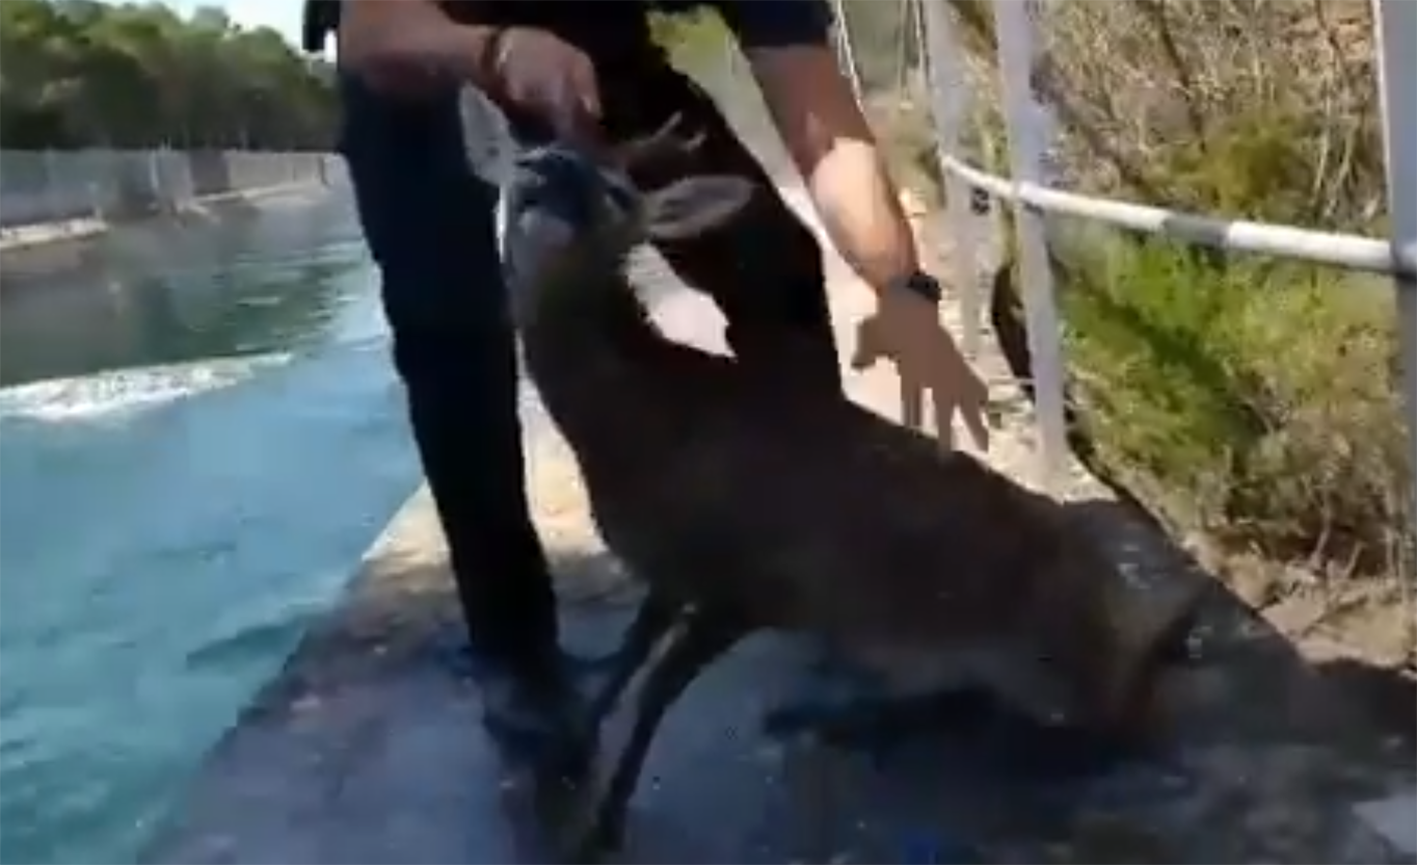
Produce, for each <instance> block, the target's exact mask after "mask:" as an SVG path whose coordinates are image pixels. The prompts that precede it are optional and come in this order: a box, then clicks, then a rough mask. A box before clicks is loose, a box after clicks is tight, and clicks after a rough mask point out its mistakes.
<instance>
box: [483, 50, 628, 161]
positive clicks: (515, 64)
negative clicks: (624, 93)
mask: <svg viewBox="0 0 1417 865" xmlns="http://www.w3.org/2000/svg"><path fill="white" fill-rule="evenodd" d="M489 66H490V68H489V69H488V70H487V71H488V75H487V76H486V79H487V82H488V87H489V91H490V92H489V94H488V95H489V96H491V97H492V99H493V101H496V102H498V103H501V104H503V105H507V106H511V107H515V108H519V109H521V110H523V111H526V112H528V113H529V114H531V115H532V116H534V117H536V118H537V119H538V120H541V121H542V122H543V123H546V124H547V125H548V126H549V127H550V128H551V131H552V132H554V133H555V135H556V137H557V138H559V139H561V140H563V141H567V142H571V143H574V144H577V145H581V146H585V147H590V148H595V147H598V146H599V145H600V118H601V107H600V88H599V85H598V83H597V81H596V74H595V66H594V64H592V63H591V60H590V57H589V56H587V55H586V53H585V52H584V51H582V50H581V49H579V48H577V47H576V46H574V45H572V44H570V43H569V42H566V41H565V40H564V39H561V38H560V37H558V36H556V35H555V34H553V33H549V32H547V31H545V30H538V29H536V28H532V27H508V28H506V29H503V30H500V31H498V32H497V34H496V35H495V36H494V37H493V42H492V45H491V50H490V52H489Z"/></svg>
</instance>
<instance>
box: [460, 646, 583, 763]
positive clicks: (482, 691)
mask: <svg viewBox="0 0 1417 865" xmlns="http://www.w3.org/2000/svg"><path fill="white" fill-rule="evenodd" d="M472 679H473V682H474V683H475V684H476V685H477V687H478V691H479V697H480V698H481V700H482V723H483V726H484V727H485V728H486V729H487V732H488V734H489V735H490V736H491V737H492V739H493V741H494V742H496V744H497V746H498V748H499V749H500V750H501V751H502V754H503V756H504V757H506V758H508V759H509V760H511V761H512V762H514V763H516V764H519V765H523V766H527V767H529V768H531V769H532V770H533V771H534V772H535V773H536V774H538V775H541V776H552V775H554V776H561V777H564V778H567V779H568V780H569V779H573V778H575V777H576V776H578V775H579V774H580V773H581V771H582V769H583V768H584V765H585V760H586V758H587V756H588V754H587V752H588V749H589V745H588V742H587V737H586V736H585V735H584V734H583V730H582V729H581V728H582V726H583V724H582V715H583V713H582V711H581V707H580V701H579V699H578V695H577V691H576V689H575V687H574V683H573V682H572V680H571V676H570V674H569V672H568V669H567V664H566V662H565V659H564V658H563V657H562V655H561V654H560V652H559V651H557V650H555V649H554V647H552V648H548V649H545V650H541V651H537V652H534V653H532V652H518V653H515V654H514V653H508V652H495V653H494V652H486V651H484V652H477V651H474V652H473V662H472Z"/></svg>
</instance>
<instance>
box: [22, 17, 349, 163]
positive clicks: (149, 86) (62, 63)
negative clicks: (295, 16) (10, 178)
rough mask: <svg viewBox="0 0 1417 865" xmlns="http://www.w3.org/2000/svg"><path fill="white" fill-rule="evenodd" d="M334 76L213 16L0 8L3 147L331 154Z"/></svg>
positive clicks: (257, 33)
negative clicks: (320, 151)
mask: <svg viewBox="0 0 1417 865" xmlns="http://www.w3.org/2000/svg"><path fill="white" fill-rule="evenodd" d="M332 80H333V77H332V75H331V74H330V70H329V68H328V66H327V64H325V63H324V62H323V61H321V60H318V59H313V58H308V57H305V56H303V55H302V54H299V53H297V52H296V51H295V50H294V49H293V48H292V47H291V46H290V45H288V44H287V43H286V42H285V40H284V39H282V37H281V36H280V34H279V33H277V32H275V31H274V30H271V29H270V28H267V27H258V28H255V29H252V30H245V29H242V28H240V27H238V26H236V25H235V24H233V23H232V22H231V20H230V19H229V18H228V17H227V16H226V14H225V13H224V12H222V11H221V10H219V9H211V8H200V9H197V10H196V11H195V12H194V13H193V14H192V16H191V17H190V18H188V19H185V20H184V19H182V18H180V17H178V16H177V15H176V14H175V13H174V12H173V11H172V10H171V9H168V8H167V7H165V6H162V5H159V4H156V3H149V4H146V5H141V6H140V5H134V4H125V5H109V4H105V3H98V2H94V0H57V2H50V0H5V2H4V3H0V146H3V147H6V148H29V149H37V148H57V149H66V148H81V147H118V148H146V147H159V146H171V147H179V148H246V149H255V150H261V149H278V150H298V149H327V148H328V147H329V146H330V142H331V138H332V129H333V126H334V117H335V100H334V93H333V86H332Z"/></svg>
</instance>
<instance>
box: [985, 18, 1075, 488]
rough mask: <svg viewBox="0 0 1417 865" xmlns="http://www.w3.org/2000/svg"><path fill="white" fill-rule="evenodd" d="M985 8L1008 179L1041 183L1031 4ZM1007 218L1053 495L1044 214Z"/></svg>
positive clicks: (1052, 341) (1053, 374)
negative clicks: (994, 46)
mask: <svg viewBox="0 0 1417 865" xmlns="http://www.w3.org/2000/svg"><path fill="white" fill-rule="evenodd" d="M991 5H992V6H993V9H994V21H995V24H996V27H995V31H996V33H997V34H998V40H999V66H1000V68H1001V70H1002V83H1003V98H1004V118H1005V121H1006V122H1007V123H1008V129H1009V157H1010V160H1009V161H1010V165H1011V172H1012V174H1013V180H1014V183H1016V184H1017V183H1036V184H1041V183H1043V182H1044V172H1043V158H1044V154H1045V152H1046V141H1045V139H1046V129H1045V123H1044V115H1043V112H1042V111H1041V110H1040V108H1039V106H1038V104H1037V103H1036V101H1035V100H1034V98H1033V87H1032V80H1031V79H1032V72H1033V66H1034V62H1035V56H1036V55H1035V48H1034V43H1035V40H1034V35H1035V34H1034V21H1035V18H1036V15H1037V4H1036V2H1032V0H1030V2H1018V0H994V2H993V3H992V4H991ZM1014 217H1015V223H1016V224H1017V226H1018V241H1019V273H1020V278H1021V280H1022V282H1023V296H1024V309H1025V316H1026V318H1027V322H1028V348H1029V353H1030V355H1032V361H1033V363H1032V369H1031V370H1030V374H1031V375H1032V377H1033V392H1034V395H1035V401H1036V404H1037V407H1038V408H1037V421H1038V428H1039V438H1040V447H1039V449H1038V451H1039V452H1038V456H1039V460H1038V463H1037V465H1036V471H1037V473H1038V477H1037V481H1038V482H1039V484H1040V486H1042V487H1044V488H1045V489H1049V490H1053V489H1056V485H1057V482H1058V480H1059V477H1060V470H1061V467H1062V464H1063V455H1064V453H1066V449H1067V437H1066V430H1065V427H1064V422H1063V361H1062V346H1061V339H1062V334H1061V331H1060V326H1059V319H1058V309H1057V305H1056V302H1055V298H1054V293H1053V272H1052V267H1051V266H1050V264H1049V261H1048V239H1047V235H1046V233H1045V224H1044V220H1043V215H1042V214H1041V213H1039V212H1038V211H1037V210H1035V209H1034V208H1030V207H1026V206H1024V205H1022V204H1015V205H1014Z"/></svg>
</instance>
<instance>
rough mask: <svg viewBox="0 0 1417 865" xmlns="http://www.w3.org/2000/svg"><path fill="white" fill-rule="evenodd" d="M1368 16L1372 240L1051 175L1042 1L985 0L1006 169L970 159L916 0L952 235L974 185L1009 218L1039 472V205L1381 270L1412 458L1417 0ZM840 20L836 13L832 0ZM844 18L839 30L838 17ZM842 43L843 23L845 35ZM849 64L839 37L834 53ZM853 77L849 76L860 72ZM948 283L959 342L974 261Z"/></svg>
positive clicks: (1056, 441) (1053, 451) (964, 234)
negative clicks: (1375, 79) (1393, 320)
mask: <svg viewBox="0 0 1417 865" xmlns="http://www.w3.org/2000/svg"><path fill="white" fill-rule="evenodd" d="M1371 2H1372V5H1373V13H1374V21H1375V23H1376V28H1377V39H1376V40H1375V46H1376V51H1377V60H1378V62H1377V67H1378V75H1379V87H1380V90H1381V94H1382V103H1381V104H1382V125H1383V140H1384V152H1385V156H1386V160H1387V190H1388V198H1389V202H1390V210H1391V213H1392V237H1391V238H1390V239H1388V240H1379V239H1375V238H1369V237H1361V236H1356V235H1348V234H1334V233H1329V232H1321V231H1312V230H1309V229H1304V228H1299V227H1295V226H1287V225H1270V224H1265V223H1258V222H1246V221H1237V220H1223V219H1217V218H1213V217H1209V216H1200V215H1194V214H1185V213H1178V212H1175V211H1171V210H1167V209H1164V208H1159V207H1150V206H1145V205H1141V204H1134V203H1129V202H1122V201H1116V200H1112V199H1105V198H1097V197H1093V196H1087V195H1079V194H1076V193H1071V192H1065V191H1062V190H1058V189H1052V188H1050V187H1049V186H1048V185H1047V183H1046V181H1045V173H1044V164H1045V163H1044V153H1045V150H1046V147H1047V138H1048V129H1047V121H1046V120H1045V117H1046V114H1045V112H1044V111H1043V110H1042V106H1039V105H1037V104H1036V103H1035V100H1034V97H1033V93H1032V88H1031V86H1030V81H1031V78H1032V72H1033V69H1034V66H1035V63H1036V61H1037V59H1038V58H1037V54H1036V46H1037V44H1038V40H1037V39H1036V38H1035V36H1036V28H1037V26H1038V11H1039V6H1038V0H993V2H991V4H990V6H991V8H992V11H993V15H994V23H995V34H996V37H997V42H998V61H999V68H1000V72H1001V75H1000V79H1001V80H1000V84H1001V92H1002V98H1003V101H1004V106H1003V107H1004V112H1003V113H1004V120H1005V122H1006V124H1007V126H1008V140H1009V145H1010V152H1009V163H1010V171H1011V174H1012V176H1011V177H999V176H997V175H993V174H990V173H988V172H986V171H983V170H981V169H979V168H978V167H976V166H972V165H969V164H968V163H967V162H965V161H964V160H963V159H961V158H960V157H959V155H958V153H959V150H960V130H961V129H962V128H963V127H964V125H965V119H966V118H967V117H968V116H969V114H970V109H971V106H970V101H969V100H970V94H969V92H968V88H966V87H964V86H961V83H962V82H963V81H964V80H965V74H964V70H965V67H964V64H963V59H962V58H963V55H962V52H961V50H960V47H959V46H960V43H959V41H958V39H957V36H956V33H955V31H954V27H955V22H954V21H953V13H952V12H951V11H950V10H949V8H948V4H947V3H946V2H944V0H925V2H924V3H923V4H922V6H923V7H924V12H925V14H924V16H923V29H924V33H923V35H922V38H923V40H924V42H925V44H924V46H923V47H924V48H925V51H926V56H927V57H928V61H929V62H928V63H927V64H926V65H927V69H928V72H929V78H930V91H931V106H930V107H931V113H932V115H933V117H934V120H935V130H936V136H937V140H938V145H939V163H940V168H941V172H942V174H943V176H944V177H945V178H946V184H947V200H948V202H949V204H948V208H949V209H948V213H947V218H948V219H949V221H950V225H951V229H952V231H953V233H954V234H955V237H956V241H957V244H958V247H959V248H960V249H964V250H971V251H972V250H974V249H976V248H977V244H975V243H974V242H973V241H974V240H976V238H975V237H974V233H975V231H976V223H975V220H973V219H972V218H971V217H970V214H969V210H968V208H969V203H968V202H969V197H970V187H975V188H978V189H983V190H985V191H986V192H988V193H990V194H991V195H994V196H997V197H998V198H1001V199H1003V200H1005V201H1008V202H1010V203H1011V204H1012V205H1013V207H1014V213H1015V216H1016V224H1017V231H1018V249H1019V268H1020V278H1021V281H1022V283H1023V289H1024V290H1023V295H1024V297H1023V300H1024V309H1025V317H1026V320H1027V325H1028V337H1029V350H1030V353H1031V355H1032V358H1031V360H1032V369H1031V371H1030V372H1031V375H1032V378H1033V382H1034V388H1035V393H1036V395H1037V401H1038V405H1037V418H1038V427H1039V434H1040V439H1041V441H1040V445H1041V446H1040V447H1039V449H1038V453H1039V457H1040V459H1039V464H1038V466H1037V471H1038V472H1039V481H1040V482H1041V483H1042V484H1043V485H1044V486H1050V487H1051V486H1053V485H1054V484H1056V482H1057V480H1058V477H1059V474H1058V472H1059V469H1060V467H1061V464H1062V459H1063V455H1064V454H1065V452H1066V439H1065V426H1064V404H1063V364H1062V345H1061V343H1062V340H1061V330H1060V322H1059V317H1058V310H1057V305H1056V302H1055V297H1054V285H1053V275H1052V269H1051V268H1050V266H1049V263H1048V252H1047V245H1046V238H1045V235H1044V225H1043V215H1044V214H1045V213H1054V214H1063V215H1068V216H1075V217H1081V218H1083V219H1090V220H1094V221H1097V222H1102V223H1107V224H1110V225H1114V226H1118V227H1121V228H1126V229H1132V230H1136V231H1144V232H1150V233H1154V234H1161V235H1165V236H1168V237H1172V238H1175V239H1178V240H1181V241H1185V242H1189V243H1193V244H1197V245H1203V246H1210V247H1217V248H1223V249H1228V250H1235V251H1240V252H1250V253H1258V254H1264V255H1271V256H1277V257H1282V258H1290V259H1298V260H1304V261H1311V262H1317V263H1322V264H1330V265H1336V266H1339V267H1344V268H1348V269H1352V270H1364V271H1372V272H1378V273H1386V274H1391V275H1392V277H1393V280H1394V285H1395V288H1396V294H1397V298H1396V300H1397V314H1398V316H1399V329H1400V331H1401V340H1402V382H1401V389H1402V395H1403V399H1404V401H1405V403H1406V409H1407V422H1408V437H1409V455H1410V458H1411V464H1412V466H1413V467H1414V468H1417V2H1413V0H1371ZM835 5H836V11H837V17H838V21H841V22H845V21H846V18H845V13H844V10H843V8H842V2H841V0H835ZM843 29H845V28H844V27H843ZM843 41H846V42H849V35H848V36H847V37H846V38H845V39H844V40H843ZM839 54H840V56H841V58H842V60H843V62H844V63H848V64H854V57H853V54H852V52H851V50H850V48H849V47H847V48H844V49H843V50H841V51H840V52H839ZM851 77H852V79H853V81H854V80H857V78H858V75H857V73H856V71H855V70H854V69H853V70H851ZM954 263H955V266H957V267H958V268H959V272H958V278H957V279H956V283H957V285H958V288H959V291H960V298H961V312H962V314H963V319H964V323H965V324H964V333H963V334H962V341H963V343H964V348H965V350H966V351H967V352H970V353H973V352H974V351H975V350H976V349H977V346H978V340H979V323H980V317H981V316H980V309H981V303H980V301H981V298H980V296H979V290H980V285H979V282H978V279H977V277H976V269H975V262H974V261H973V260H971V258H970V257H969V255H961V256H957V260H956V261H955V262H954Z"/></svg>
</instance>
